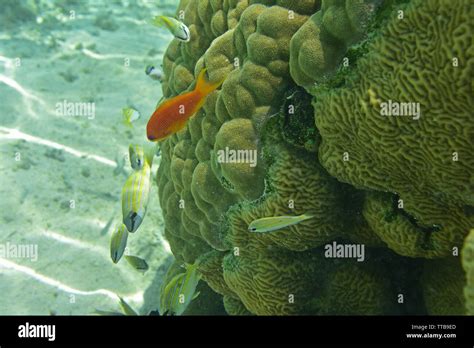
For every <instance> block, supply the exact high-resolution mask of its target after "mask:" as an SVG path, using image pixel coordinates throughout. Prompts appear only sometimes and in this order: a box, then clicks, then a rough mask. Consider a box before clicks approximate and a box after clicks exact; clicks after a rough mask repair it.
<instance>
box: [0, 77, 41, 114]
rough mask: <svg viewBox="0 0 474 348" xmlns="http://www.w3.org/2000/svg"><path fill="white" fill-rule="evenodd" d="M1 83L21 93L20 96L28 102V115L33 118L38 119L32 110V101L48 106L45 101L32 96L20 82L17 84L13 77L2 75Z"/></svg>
mask: <svg viewBox="0 0 474 348" xmlns="http://www.w3.org/2000/svg"><path fill="white" fill-rule="evenodd" d="M0 82H3V83H4V84H6V85H7V86H9V87H11V88H13V89H14V90H15V91H17V92H18V93H20V95H21V96H22V97H23V100H24V101H26V106H27V110H28V115H30V116H32V117H33V118H38V116H37V115H36V113H35V112H33V109H32V108H31V101H36V102H38V103H39V104H40V105H41V106H46V103H45V101H44V100H43V99H41V98H39V97H37V96H36V95H34V94H32V93H31V92H28V91H27V90H26V89H25V88H23V86H22V85H20V84H19V83H18V82H16V81H15V80H14V79H12V78H11V77H8V76H5V75H3V74H0Z"/></svg>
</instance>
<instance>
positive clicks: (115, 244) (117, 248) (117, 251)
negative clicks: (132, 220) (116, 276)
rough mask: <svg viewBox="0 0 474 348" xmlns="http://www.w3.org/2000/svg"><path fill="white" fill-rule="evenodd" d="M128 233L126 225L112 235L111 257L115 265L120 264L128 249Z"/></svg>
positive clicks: (122, 225)
mask: <svg viewBox="0 0 474 348" xmlns="http://www.w3.org/2000/svg"><path fill="white" fill-rule="evenodd" d="M127 239H128V231H127V228H126V227H125V225H124V224H120V226H119V227H118V228H117V229H116V230H115V231H114V232H113V233H112V238H111V239H110V257H111V259H112V261H113V262H114V263H117V262H119V260H120V259H121V258H122V255H123V253H124V251H125V248H126V247H127Z"/></svg>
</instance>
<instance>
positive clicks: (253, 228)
mask: <svg viewBox="0 0 474 348" xmlns="http://www.w3.org/2000/svg"><path fill="white" fill-rule="evenodd" d="M256 230H257V228H256V227H249V231H251V232H255V231H256Z"/></svg>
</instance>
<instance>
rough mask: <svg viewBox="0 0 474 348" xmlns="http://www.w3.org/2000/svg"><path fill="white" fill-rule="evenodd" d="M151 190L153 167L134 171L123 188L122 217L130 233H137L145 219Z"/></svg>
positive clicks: (147, 164) (144, 166)
mask: <svg viewBox="0 0 474 348" xmlns="http://www.w3.org/2000/svg"><path fill="white" fill-rule="evenodd" d="M150 189H151V166H150V164H149V163H148V161H145V162H144V163H143V168H142V169H140V170H137V171H134V172H133V173H132V174H131V175H130V176H129V177H128V179H127V181H126V182H125V185H124V186H123V188H122V217H123V223H124V224H125V226H126V227H127V230H128V231H129V232H135V231H136V230H137V229H138V227H139V226H140V224H141V223H142V221H143V219H144V218H145V214H146V210H147V206H148V200H149V198H150Z"/></svg>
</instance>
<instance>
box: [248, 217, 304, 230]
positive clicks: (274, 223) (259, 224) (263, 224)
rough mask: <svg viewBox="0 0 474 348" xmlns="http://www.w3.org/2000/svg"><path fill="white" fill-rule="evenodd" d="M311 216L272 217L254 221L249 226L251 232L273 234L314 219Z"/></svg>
mask: <svg viewBox="0 0 474 348" xmlns="http://www.w3.org/2000/svg"><path fill="white" fill-rule="evenodd" d="M312 218H313V216H311V215H306V214H303V215H299V216H272V217H265V218H261V219H257V220H254V221H252V222H251V223H250V225H249V228H248V229H249V231H250V232H257V233H258V232H260V233H263V232H272V231H276V230H279V229H281V228H285V227H288V226H291V225H296V224H299V223H300V222H302V221H305V220H308V219H312Z"/></svg>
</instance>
